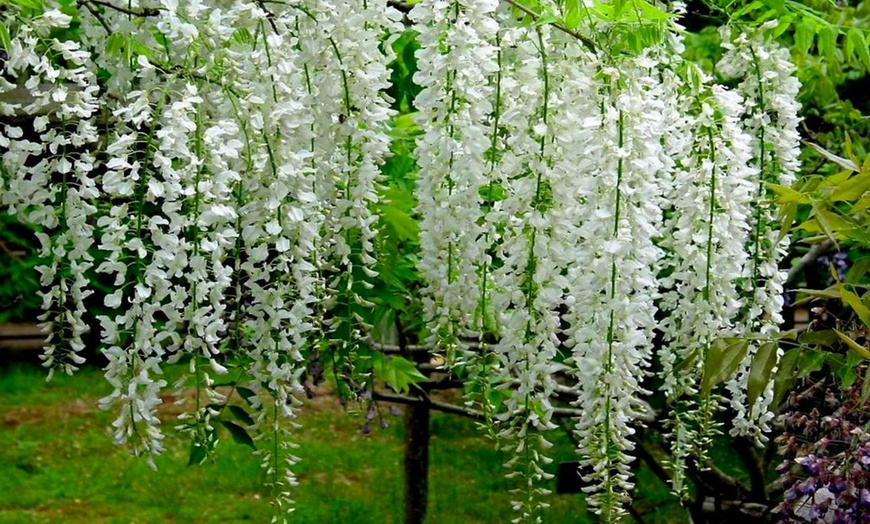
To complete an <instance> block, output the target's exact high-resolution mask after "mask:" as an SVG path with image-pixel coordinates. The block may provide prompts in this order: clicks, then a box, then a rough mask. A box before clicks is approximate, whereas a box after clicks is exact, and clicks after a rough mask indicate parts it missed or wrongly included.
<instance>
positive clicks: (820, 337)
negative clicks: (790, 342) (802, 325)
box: [798, 329, 837, 346]
mask: <svg viewBox="0 0 870 524" xmlns="http://www.w3.org/2000/svg"><path fill="white" fill-rule="evenodd" d="M836 341H837V334H836V333H834V331H833V330H830V329H825V330H823V331H804V332H803V333H801V335H800V336H799V337H798V342H800V343H801V344H803V345H807V346H830V345H832V344H834V343H835V342H836Z"/></svg>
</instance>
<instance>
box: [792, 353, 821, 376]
mask: <svg viewBox="0 0 870 524" xmlns="http://www.w3.org/2000/svg"><path fill="white" fill-rule="evenodd" d="M827 356H828V354H827V353H826V352H824V351H819V350H817V349H811V350H809V351H807V352H805V353H803V354H802V356H801V359H800V361H799V362H798V365H797V370H798V373H797V378H801V377H805V376H807V375H809V374H810V373H815V372H816V371H818V370H820V369H822V366H824V365H825V360H826V358H827Z"/></svg>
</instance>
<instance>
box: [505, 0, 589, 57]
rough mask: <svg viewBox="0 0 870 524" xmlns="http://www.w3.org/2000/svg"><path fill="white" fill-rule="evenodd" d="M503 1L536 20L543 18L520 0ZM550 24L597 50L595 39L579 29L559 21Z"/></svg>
mask: <svg viewBox="0 0 870 524" xmlns="http://www.w3.org/2000/svg"><path fill="white" fill-rule="evenodd" d="M502 1H503V2H504V3H506V4H508V5H510V6H513V7H515V8H517V9H519V10H520V11H522V12H523V13H525V14H527V15H529V16H531V17H532V18H533V19H534V20H535V21H536V22H537V21H538V19H539V18H541V15H539V14H538V13H536V12H534V11H532V10H531V9H529V8H528V7H526V6H524V5H522V4H520V3H519V2H516V1H515V0H502ZM549 25H551V26H553V27H555V28H556V29H558V30H559V31H562V32H563V33H565V34H567V35H570V36H572V37H574V38H576V39H577V40H579V41H580V42H582V43H583V45H585V46H586V47H587V48H589V50H590V51H595V42H593V41H592V40H590V39H589V38H587V37H585V36H583V35H581V34H580V33H578V32H577V31H572V30H571V29H568V28H567V27H565V26H564V25H562V24H557V23H555V22H553V23H551V24H549Z"/></svg>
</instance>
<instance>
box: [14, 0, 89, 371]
mask: <svg viewBox="0 0 870 524" xmlns="http://www.w3.org/2000/svg"><path fill="white" fill-rule="evenodd" d="M70 22H71V18H70V17H69V16H67V15H64V14H62V13H60V12H59V11H56V10H51V11H47V12H46V13H44V14H43V15H42V16H41V17H40V18H37V19H35V20H34V22H33V25H32V27H25V28H23V30H22V31H21V32H20V33H19V34H18V35H17V36H16V38H15V39H13V40H12V41H11V49H10V50H9V51H10V52H9V54H10V57H9V59H8V60H6V61H5V63H4V64H3V67H2V68H0V72H2V73H4V74H5V75H8V77H9V78H11V79H12V81H11V82H10V81H9V80H7V79H6V78H2V79H0V93H2V92H10V91H12V90H14V89H16V88H17V87H18V86H17V84H16V83H17V82H22V81H24V82H23V87H24V88H25V89H27V91H28V93H29V96H30V102H29V103H27V104H24V103H19V104H9V103H3V107H2V113H4V114H6V115H9V116H11V115H13V114H15V112H16V111H22V112H23V113H24V114H27V115H32V116H33V120H32V126H31V127H30V129H25V128H23V127H21V126H19V125H14V124H13V123H9V124H7V125H5V126H3V128H2V130H0V145H2V146H3V149H4V151H5V152H4V153H3V174H4V176H3V178H4V179H5V181H4V182H2V183H0V188H2V189H3V193H2V198H0V204H3V205H7V206H10V211H11V212H17V213H18V215H19V216H20V217H22V218H23V219H24V220H26V221H27V222H30V223H33V224H37V225H39V226H40V227H42V228H43V229H44V230H43V232H41V233H39V234H38V235H37V237H38V239H39V242H40V245H41V248H40V254H41V256H43V257H45V258H46V260H47V263H46V265H43V266H40V267H38V270H39V272H40V283H41V284H42V286H44V287H45V288H46V291H44V292H41V295H42V299H43V309H44V310H45V311H46V313H45V315H43V316H42V317H41V319H42V320H44V321H46V324H45V325H47V326H48V327H49V330H50V332H51V334H50V338H49V342H48V344H47V346H46V348H45V351H44V353H43V361H44V364H45V365H46V366H47V367H49V368H50V370H51V372H53V371H54V370H55V369H60V370H62V371H64V372H65V373H72V372H73V371H74V370H76V369H78V366H79V365H80V364H82V363H83V362H84V359H83V358H82V357H81V356H80V355H79V354H78V353H79V352H80V351H81V350H82V349H84V343H83V342H82V335H83V334H85V333H86V332H87V331H88V329H89V328H88V326H87V324H86V323H85V322H84V321H83V320H82V316H83V314H84V313H85V305H84V300H85V298H87V297H88V296H89V295H91V294H92V293H93V290H91V289H89V287H90V285H89V283H88V279H87V278H86V277H85V273H86V272H87V271H88V270H89V269H90V268H91V266H92V265H93V257H92V254H91V252H90V249H91V247H92V246H93V237H94V227H93V221H92V219H91V217H92V216H93V215H94V214H95V213H96V207H95V204H96V198H97V195H98V191H97V189H96V183H95V181H94V176H93V173H92V171H93V169H94V165H95V159H94V157H93V155H92V154H91V153H90V151H89V148H90V146H91V145H92V144H93V143H94V142H96V141H97V140H98V139H99V135H98V132H97V129H96V126H95V118H96V112H97V107H98V106H97V100H96V95H97V90H98V87H97V85H96V78H95V76H94V75H93V73H92V71H91V70H90V69H88V68H89V66H91V65H92V63H91V61H90V56H89V53H88V52H87V51H85V50H83V49H82V48H81V47H80V46H79V45H78V44H77V43H75V42H60V41H57V40H53V39H50V38H48V36H47V35H48V34H49V32H50V31H51V30H53V29H57V28H64V27H68V26H69V23H70ZM53 54H56V55H59V56H60V57H62V59H63V60H64V61H65V65H58V64H56V63H54V62H53V61H52V59H51V55H53ZM37 160H38V161H37ZM4 186H5V187H4ZM48 231H52V232H53V234H52V235H49V234H48V233H47V232H48Z"/></svg>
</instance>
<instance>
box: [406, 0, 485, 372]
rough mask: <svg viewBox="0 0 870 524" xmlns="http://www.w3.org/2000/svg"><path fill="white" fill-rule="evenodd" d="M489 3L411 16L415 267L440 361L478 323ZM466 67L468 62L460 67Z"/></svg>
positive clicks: (428, 8)
mask: <svg viewBox="0 0 870 524" xmlns="http://www.w3.org/2000/svg"><path fill="white" fill-rule="evenodd" d="M497 6H498V2H497V1H495V0H469V1H460V0H456V1H453V2H451V3H448V4H446V5H445V3H443V2H439V1H423V2H420V3H417V4H416V5H415V6H414V10H413V11H412V12H411V18H412V19H413V21H414V23H415V27H416V28H417V30H418V33H419V35H418V40H419V42H420V47H421V49H420V51H419V52H418V54H417V67H418V71H417V73H416V74H415V76H414V81H415V82H416V83H418V84H419V85H420V86H421V87H422V88H423V89H422V91H421V92H420V93H419V94H418V95H417V98H416V99H415V102H414V103H415V106H416V107H417V109H418V110H419V114H418V120H419V122H420V126H421V128H422V131H423V135H422V136H421V137H420V138H419V139H418V140H417V148H416V150H415V153H416V155H417V161H418V165H419V175H418V177H419V185H418V191H417V198H418V201H419V209H420V213H421V222H420V249H421V255H422V256H421V261H420V264H419V266H418V268H419V270H420V272H421V275H422V277H423V279H424V281H425V282H426V286H427V287H426V289H425V295H424V297H423V301H424V306H425V311H426V312H427V313H426V314H427V322H428V324H429V327H430V331H431V334H430V337H429V338H428V340H427V341H428V342H429V343H430V344H432V345H433V346H434V347H436V348H437V349H438V350H441V351H446V352H447V353H448V359H449V360H453V359H454V358H455V350H456V349H457V348H458V345H459V344H461V338H462V337H468V336H475V330H476V328H478V324H476V322H475V315H484V314H485V312H478V311H477V307H478V304H479V299H480V297H479V290H480V286H479V284H478V280H477V276H478V267H479V266H480V265H481V264H482V263H483V262H484V259H485V256H486V255H485V250H486V249H487V248H488V246H485V245H484V243H483V242H481V241H479V239H480V237H481V233H482V231H481V225H480V222H479V219H480V215H481V197H480V190H481V188H482V187H484V186H485V185H486V184H487V178H486V173H487V172H488V171H489V169H488V167H487V160H486V152H487V149H489V147H490V142H491V140H490V124H489V119H490V118H491V113H492V101H493V85H492V83H493V82H492V76H493V75H494V73H495V72H496V71H497V69H498V67H499V66H498V62H497V49H496V47H495V45H494V40H495V37H496V32H497V31H498V24H497V22H496V21H495V19H494V18H493V15H494V12H495V10H496V7H497ZM469 64H474V67H469Z"/></svg>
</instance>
